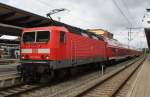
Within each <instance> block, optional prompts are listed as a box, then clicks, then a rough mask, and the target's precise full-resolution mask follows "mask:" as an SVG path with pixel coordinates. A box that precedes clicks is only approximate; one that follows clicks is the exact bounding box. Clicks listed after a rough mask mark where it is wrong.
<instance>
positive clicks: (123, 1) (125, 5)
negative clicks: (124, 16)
mask: <svg viewBox="0 0 150 97" xmlns="http://www.w3.org/2000/svg"><path fill="white" fill-rule="evenodd" d="M121 1H122V4H123V5H124V7H125V9H126V10H127V12H128V14H129V16H130V17H131V19H132V20H133V21H134V22H135V23H136V24H138V23H137V21H136V20H135V18H133V15H132V14H131V12H130V10H129V7H128V5H127V3H126V2H125V0H121Z"/></svg>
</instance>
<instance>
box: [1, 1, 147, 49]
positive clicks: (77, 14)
mask: <svg viewBox="0 0 150 97" xmlns="http://www.w3.org/2000/svg"><path fill="white" fill-rule="evenodd" d="M115 1H116V3H117V5H118V6H119V8H121V10H122V11H123V13H124V14H125V15H126V17H127V18H128V19H129V21H130V22H131V23H132V25H133V27H143V26H144V27H147V26H148V25H147V24H146V20H145V22H144V23H142V17H143V15H144V13H145V9H146V7H147V5H148V0H115ZM0 2H3V3H5V4H9V5H12V6H15V7H17V8H20V9H23V10H26V11H29V12H33V13H36V14H39V15H42V16H45V14H46V13H48V12H49V10H51V9H54V8H66V9H69V10H70V12H68V11H66V12H61V13H58V14H55V15H54V16H53V18H54V19H56V20H57V19H58V17H61V21H62V22H64V23H67V24H70V25H73V26H77V27H80V28H84V29H89V28H102V29H106V30H108V31H111V32H112V33H114V35H115V38H117V39H118V40H119V41H121V42H123V43H125V44H127V31H128V30H127V29H126V27H130V24H129V23H128V22H127V20H126V19H125V17H123V16H122V14H121V13H120V11H119V9H118V8H117V7H116V5H115V4H114V2H113V0H0ZM148 16H149V15H148V14H147V15H146V17H148ZM133 37H134V39H132V41H131V43H130V44H131V45H132V46H137V47H141V46H142V47H145V46H147V45H146V41H145V36H144V33H143V30H140V29H137V30H133V34H132V38H133Z"/></svg>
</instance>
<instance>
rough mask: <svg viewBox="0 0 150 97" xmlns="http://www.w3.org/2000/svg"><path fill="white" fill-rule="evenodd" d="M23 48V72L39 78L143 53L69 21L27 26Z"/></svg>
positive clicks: (34, 78)
mask: <svg viewBox="0 0 150 97" xmlns="http://www.w3.org/2000/svg"><path fill="white" fill-rule="evenodd" d="M20 50H21V62H22V63H21V76H22V77H23V79H24V80H37V81H38V80H40V79H41V77H43V76H44V77H47V78H49V79H51V78H52V77H53V76H54V74H55V72H56V71H59V70H62V69H66V70H69V69H71V68H76V67H78V66H85V65H86V64H88V63H99V62H101V63H104V62H107V61H109V60H117V59H122V58H127V57H133V56H136V55H139V52H138V51H135V50H131V49H127V48H123V47H119V46H117V45H113V44H110V40H108V39H105V38H104V37H102V36H99V35H96V34H94V33H92V32H87V31H85V30H82V29H79V28H76V27H72V26H69V25H65V26H64V25H63V26H62V25H58V26H48V27H35V28H25V29H23V33H22V40H21V46H20ZM91 65H94V64H91Z"/></svg>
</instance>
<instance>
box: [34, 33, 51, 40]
mask: <svg viewBox="0 0 150 97" xmlns="http://www.w3.org/2000/svg"><path fill="white" fill-rule="evenodd" d="M49 38H50V32H49V31H38V32H37V36H36V42H48V41H49Z"/></svg>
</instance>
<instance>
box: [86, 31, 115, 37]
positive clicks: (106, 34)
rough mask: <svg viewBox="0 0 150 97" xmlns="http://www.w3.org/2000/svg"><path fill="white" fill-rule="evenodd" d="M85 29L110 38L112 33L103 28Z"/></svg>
mask: <svg viewBox="0 0 150 97" xmlns="http://www.w3.org/2000/svg"><path fill="white" fill-rule="evenodd" d="M87 31H90V32H94V33H95V34H97V35H102V36H104V37H108V38H110V39H113V34H112V33H110V32H108V31H107V30H103V29H87Z"/></svg>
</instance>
